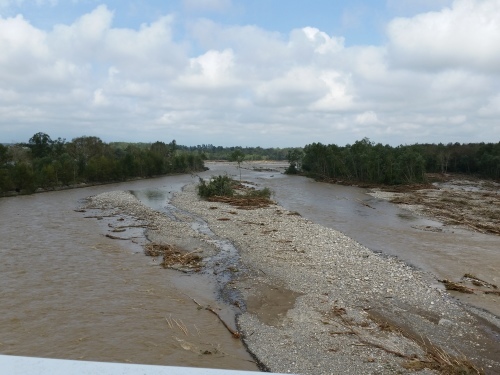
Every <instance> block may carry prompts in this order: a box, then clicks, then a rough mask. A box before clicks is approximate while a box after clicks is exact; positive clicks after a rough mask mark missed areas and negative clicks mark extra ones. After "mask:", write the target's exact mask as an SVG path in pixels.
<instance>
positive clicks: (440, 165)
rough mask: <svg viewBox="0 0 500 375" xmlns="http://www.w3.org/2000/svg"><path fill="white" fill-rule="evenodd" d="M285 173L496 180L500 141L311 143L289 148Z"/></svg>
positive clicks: (370, 179) (394, 180)
mask: <svg viewBox="0 0 500 375" xmlns="http://www.w3.org/2000/svg"><path fill="white" fill-rule="evenodd" d="M288 160H289V162H290V167H289V168H288V172H289V173H298V172H303V173H304V174H306V175H309V176H311V177H315V178H319V179H330V180H347V181H357V182H364V183H376V184H389V185H394V184H409V183H422V182H426V173H464V174H471V175H476V176H480V177H484V178H489V179H496V180H497V179H500V142H498V143H469V144H460V143H449V144H447V145H444V144H441V143H440V144H437V145H436V144H415V145H409V146H398V147H392V146H389V145H385V146H384V145H382V144H380V143H378V144H375V143H373V142H370V140H369V139H368V138H364V139H363V140H361V141H356V142H355V143H354V144H352V145H346V146H344V147H339V146H337V145H323V144H321V143H312V144H310V145H307V146H305V147H304V148H303V149H293V150H291V151H289V154H288Z"/></svg>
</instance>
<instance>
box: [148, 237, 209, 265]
mask: <svg viewBox="0 0 500 375" xmlns="http://www.w3.org/2000/svg"><path fill="white" fill-rule="evenodd" d="M197 252H198V251H192V252H182V251H180V250H179V249H177V248H176V247H175V246H172V245H169V244H158V243H154V242H153V243H148V244H146V245H145V246H144V254H146V255H147V256H151V257H160V256H161V257H162V262H161V266H162V267H163V268H173V269H177V270H180V271H196V272H198V271H200V270H201V268H202V266H203V258H202V257H201V256H200V255H198V254H197Z"/></svg>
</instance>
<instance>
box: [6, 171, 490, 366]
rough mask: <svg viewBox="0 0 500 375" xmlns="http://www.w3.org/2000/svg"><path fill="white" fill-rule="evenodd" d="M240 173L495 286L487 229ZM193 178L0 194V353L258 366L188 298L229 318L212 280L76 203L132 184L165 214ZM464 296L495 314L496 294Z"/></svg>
mask: <svg viewBox="0 0 500 375" xmlns="http://www.w3.org/2000/svg"><path fill="white" fill-rule="evenodd" d="M209 166H210V168H211V170H210V171H207V172H203V173H201V174H200V175H201V176H205V177H208V176H210V175H215V174H220V173H225V172H227V173H229V174H231V175H238V177H239V171H238V170H237V169H236V168H234V166H232V165H229V164H211V165H209ZM241 172H242V178H243V179H245V180H249V181H254V182H257V183H259V184H261V185H265V186H269V187H270V188H271V189H272V190H273V191H274V193H275V199H276V200H277V201H278V202H279V203H280V204H281V205H283V206H284V207H285V208H287V209H290V210H294V211H298V212H300V213H301V214H302V216H304V217H306V218H308V219H310V220H312V221H315V222H318V223H320V224H322V225H325V226H328V227H332V228H335V229H337V230H340V231H342V232H344V233H345V234H346V235H348V236H351V237H353V238H355V239H356V240H357V241H359V242H360V243H362V244H364V245H365V246H367V247H369V248H370V249H372V250H374V251H381V252H383V253H385V254H389V255H396V256H398V257H400V258H401V259H404V260H405V261H407V262H408V263H411V264H414V265H415V266H417V267H420V268H423V269H424V270H426V271H430V272H432V273H434V274H435V275H437V276H438V277H440V278H442V277H447V278H451V279H452V278H456V277H457V276H458V277H459V276H460V275H462V274H463V273H465V272H470V273H475V274H476V275H477V276H478V277H482V278H485V279H486V280H488V281H490V282H493V283H497V284H498V281H499V280H498V277H499V275H500V269H499V267H500V246H499V245H500V239H499V238H498V237H496V236H487V235H481V234H475V233H471V232H468V231H459V230H454V233H452V232H451V231H444V232H439V233H434V232H429V231H422V230H419V229H415V228H418V227H421V226H438V227H439V226H440V225H441V224H440V223H437V222H433V221H430V220H426V219H422V218H419V217H416V216H414V215H413V214H411V213H409V212H407V211H404V210H401V209H399V208H398V207H396V206H395V205H393V204H390V203H388V202H385V201H381V200H378V199H374V198H371V197H370V196H368V195H367V194H366V191H365V190H363V189H357V188H353V187H343V186H338V185H329V184H322V183H318V182H314V181H312V180H309V179H306V178H302V177H290V176H285V175H282V174H280V173H277V172H272V171H267V172H266V171H264V172H257V171H253V170H248V169H243V170H241ZM196 179H197V178H196V177H195V176H190V175H182V176H168V177H162V178H157V179H151V180H141V181H134V182H126V183H120V184H113V185H103V186H95V187H88V188H82V189H75V190H66V191H59V192H50V193H43V194H35V195H31V196H19V197H11V198H4V199H0V239H1V241H0V259H1V262H0V353H2V354H12V355H25V356H40V357H52V358H68V359H84V360H96V361H113V362H132V363H148V364H162V365H176V366H194V367H213V368H232V369H244V370H257V367H256V365H255V364H254V363H253V362H252V361H251V357H250V356H249V355H248V354H247V353H246V351H245V348H244V347H243V345H242V344H241V343H240V341H238V340H235V339H233V338H232V337H231V336H230V335H229V333H228V332H227V331H226V330H225V328H224V327H223V326H222V325H221V323H220V322H219V321H218V319H217V317H215V316H214V315H213V314H210V313H209V312H207V311H206V310H203V309H198V308H197V305H196V304H195V303H194V302H193V299H194V300H196V301H197V302H198V303H200V304H201V305H209V304H210V305H211V306H218V307H220V308H221V309H222V310H221V315H222V316H224V315H225V314H226V316H227V317H228V318H230V317H231V310H230V309H229V308H228V307H227V306H224V303H223V302H222V301H220V300H219V299H218V298H217V296H218V291H217V285H215V282H214V281H213V280H211V279H209V278H208V277H207V276H204V275H198V274H197V275H190V276H186V275H185V274H183V273H180V272H177V271H173V270H165V269H163V268H161V267H159V266H158V264H156V263H155V262H153V260H152V258H149V257H145V256H143V255H142V248H141V246H140V245H141V243H143V240H142V239H141V238H140V237H141V230H140V229H137V233H136V235H137V236H138V239H137V241H135V242H136V243H135V242H130V241H116V240H113V239H109V238H106V237H104V236H103V234H104V233H106V229H105V226H106V225H107V224H106V219H103V220H101V221H99V220H96V219H89V218H85V214H84V213H81V212H75V211H74V210H75V209H77V208H78V206H79V205H80V202H81V200H82V199H84V198H85V197H87V196H90V195H95V194H99V193H101V192H104V191H110V190H131V191H133V192H134V193H135V194H136V196H137V197H138V198H139V199H141V200H142V201H143V202H144V203H145V204H147V205H149V206H151V207H153V208H155V209H157V210H160V211H166V210H165V208H166V205H167V202H168V199H169V198H170V197H171V194H172V193H173V192H175V191H179V190H180V189H181V187H182V186H184V185H185V184H187V183H191V182H196ZM360 202H365V203H368V204H369V205H370V206H371V207H373V208H369V207H367V206H366V205H364V204H361V203H360ZM465 301H466V302H470V303H473V304H475V305H476V306H478V307H481V308H485V309H488V310H489V311H491V312H493V313H494V314H496V315H497V316H500V309H499V307H498V306H499V304H498V297H491V298H490V297H489V298H487V299H486V298H484V297H471V298H470V299H469V300H467V299H465Z"/></svg>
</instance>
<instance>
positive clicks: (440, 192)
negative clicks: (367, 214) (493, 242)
mask: <svg viewBox="0 0 500 375" xmlns="http://www.w3.org/2000/svg"><path fill="white" fill-rule="evenodd" d="M431 177H432V178H433V179H434V180H437V181H436V182H434V183H433V185H429V186H428V188H423V189H412V188H410V189H404V186H403V187H401V188H403V189H399V191H398V189H396V190H390V188H389V189H382V190H381V189H373V192H372V193H371V194H372V195H373V196H375V197H377V198H381V199H387V200H389V201H391V202H393V203H396V204H399V205H401V206H402V207H404V208H406V209H409V210H412V211H414V212H416V213H419V214H422V215H426V216H429V217H433V218H436V219H438V220H440V221H442V222H444V223H445V224H448V225H456V226H463V227H465V228H467V229H470V230H473V231H476V232H480V233H489V234H494V235H500V184H499V183H497V182H494V181H486V180H480V179H476V178H472V177H470V176H469V177H464V176H456V175H455V176H454V175H448V176H444V175H433V176H431Z"/></svg>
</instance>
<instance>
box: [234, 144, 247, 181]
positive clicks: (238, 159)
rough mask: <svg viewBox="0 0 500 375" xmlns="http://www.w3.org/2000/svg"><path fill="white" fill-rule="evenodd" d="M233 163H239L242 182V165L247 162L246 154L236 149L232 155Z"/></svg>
mask: <svg viewBox="0 0 500 375" xmlns="http://www.w3.org/2000/svg"><path fill="white" fill-rule="evenodd" d="M230 160H231V161H235V162H236V163H238V169H239V170H240V181H241V163H242V162H243V160H245V154H244V153H243V151H241V150H240V149H236V150H234V151H233V152H232V153H231V157H230Z"/></svg>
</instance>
